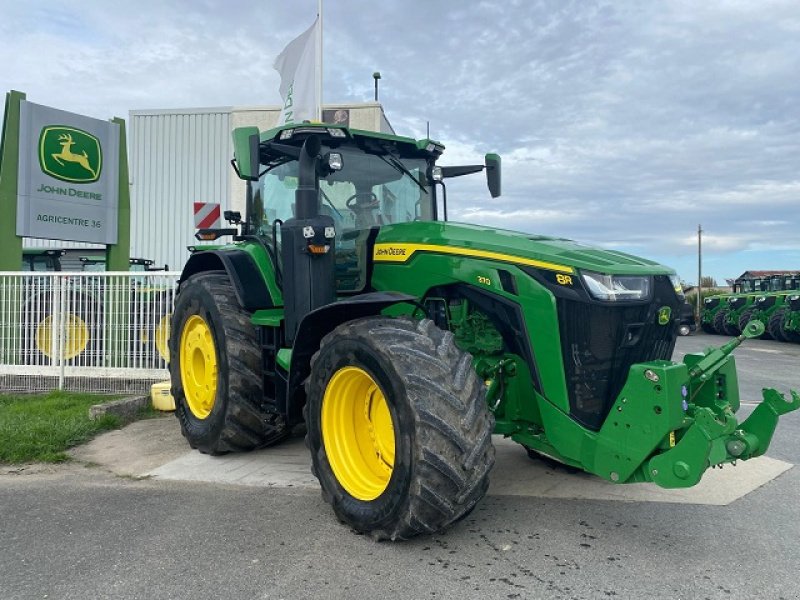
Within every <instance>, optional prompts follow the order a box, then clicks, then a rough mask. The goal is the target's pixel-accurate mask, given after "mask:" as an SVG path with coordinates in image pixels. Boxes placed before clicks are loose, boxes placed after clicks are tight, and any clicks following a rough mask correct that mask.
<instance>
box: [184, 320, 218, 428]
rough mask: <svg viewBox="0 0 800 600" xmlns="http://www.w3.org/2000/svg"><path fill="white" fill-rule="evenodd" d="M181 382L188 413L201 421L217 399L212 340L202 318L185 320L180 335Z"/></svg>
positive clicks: (214, 356) (215, 367)
mask: <svg viewBox="0 0 800 600" xmlns="http://www.w3.org/2000/svg"><path fill="white" fill-rule="evenodd" d="M180 357H181V383H182V384H183V392H184V395H185V396H186V404H187V405H188V406H189V410H190V411H192V414H193V415H194V416H195V417H197V418H198V419H205V418H206V417H208V415H210V414H211V409H213V408H214V400H215V399H216V397H217V352H216V349H215V348H214V337H213V336H212V335H211V329H210V328H209V327H208V323H206V322H205V320H204V319H203V317H201V316H199V315H192V316H191V317H189V318H188V319H186V323H184V325H183V331H182V332H181V344H180Z"/></svg>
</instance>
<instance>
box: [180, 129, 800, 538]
mask: <svg viewBox="0 0 800 600" xmlns="http://www.w3.org/2000/svg"><path fill="white" fill-rule="evenodd" d="M443 149H444V148H443V146H442V145H441V144H439V143H438V142H435V141H433V140H429V139H423V140H413V139H410V138H404V137H400V136H394V135H386V134H380V133H373V132H366V131H358V130H352V129H348V128H345V127H338V126H330V125H325V124H302V125H293V126H285V127H279V128H276V129H272V130H270V131H266V132H264V133H261V134H259V132H258V130H257V129H256V128H239V129H236V130H235V131H234V156H235V158H234V161H233V165H234V168H235V170H236V172H237V174H238V175H239V177H240V178H242V179H244V180H245V181H246V182H247V197H246V214H245V216H244V218H242V217H241V215H240V214H239V213H235V212H230V211H229V212H227V213H226V215H225V218H226V219H227V220H228V222H229V223H230V224H231V225H232V227H229V228H227V229H221V230H201V231H200V232H198V237H199V238H201V239H206V240H210V239H217V238H219V237H220V236H223V235H228V236H232V237H233V242H232V243H228V244H222V245H214V246H201V247H197V248H195V249H194V252H193V253H192V255H191V256H190V258H189V260H188V262H187V263H186V265H185V267H184V269H183V272H182V275H181V278H180V284H179V290H178V295H177V297H176V301H175V308H174V312H173V315H172V322H171V331H172V334H171V337H170V372H171V382H172V383H171V385H172V387H171V391H172V395H173V397H174V399H175V403H176V415H177V417H178V419H179V421H180V425H181V429H182V432H183V435H184V436H185V437H186V439H187V440H188V442H189V444H190V445H191V446H192V447H193V448H197V449H198V450H200V451H201V452H204V453H209V454H222V453H225V452H231V451H242V450H249V449H253V448H258V447H263V446H268V445H271V444H275V443H277V442H279V441H281V440H283V439H285V438H286V437H288V436H289V435H290V434H291V432H292V431H293V430H296V428H298V427H299V426H304V427H305V429H306V431H307V434H306V435H307V437H306V441H307V445H308V447H309V449H310V451H311V461H312V471H313V473H314V475H315V476H316V477H317V478H318V480H319V482H320V485H321V488H322V494H323V497H324V499H325V500H326V501H327V502H328V503H329V504H331V506H332V507H333V510H334V512H335V513H336V515H337V517H338V518H339V519H340V520H341V521H343V522H344V523H347V524H348V525H350V526H351V527H352V528H354V529H355V530H357V531H360V532H364V533H368V534H370V535H371V536H372V537H374V538H375V539H405V538H410V537H412V536H415V535H418V534H424V533H433V532H437V531H441V530H443V529H445V528H447V527H448V526H449V525H451V524H453V523H455V522H457V521H459V520H460V519H462V518H464V517H465V516H466V515H467V514H469V512H470V511H471V510H472V509H473V508H474V507H475V505H476V504H477V503H478V501H479V500H480V499H481V498H482V496H483V495H484V494H485V493H486V490H487V488H488V481H489V472H490V470H491V468H492V465H493V463H494V449H493V446H492V434H500V435H503V436H506V437H510V438H511V439H513V440H514V441H516V442H518V443H519V444H521V445H522V446H523V447H524V448H525V449H526V450H527V452H528V453H529V454H531V455H534V456H546V457H549V458H551V459H554V460H557V461H559V462H561V463H564V464H565V465H568V466H570V467H574V468H578V469H583V470H585V471H587V472H589V473H593V474H595V475H597V476H598V477H601V478H603V479H605V480H607V481H611V482H615V483H629V482H655V483H656V484H658V485H660V486H663V487H689V486H692V485H694V484H696V483H697V482H698V481H700V478H701V477H702V475H703V473H704V472H705V470H706V469H707V468H709V467H710V466H714V465H718V464H723V463H729V462H734V461H736V460H744V459H748V458H752V457H755V456H759V455H761V454H763V453H764V452H765V451H766V450H767V448H768V446H769V443H770V440H771V437H772V433H773V431H774V429H775V427H776V425H777V421H778V418H779V415H782V414H784V413H787V412H789V411H791V410H795V409H797V408H798V407H800V395H798V394H797V393H796V392H794V391H792V392H790V394H791V396H790V398H789V399H788V400H787V399H785V398H784V397H783V396H782V395H781V394H780V393H778V392H777V391H775V390H765V392H764V401H763V402H762V403H761V404H760V405H759V406H758V407H757V408H756V409H755V410H754V411H753V413H752V414H751V416H750V417H749V418H747V419H746V420H745V421H743V422H741V423H739V422H738V421H737V419H736V417H735V416H734V413H735V412H736V411H737V410H738V408H739V405H740V401H739V391H738V384H737V378H736V367H735V364H734V359H733V357H732V356H731V355H730V353H731V352H732V350H733V349H734V348H735V346H736V345H738V344H739V343H741V342H742V341H743V340H744V339H745V337H753V336H756V335H759V334H760V333H761V331H762V330H763V328H761V327H760V325H759V324H752V325H748V326H747V327H746V328H745V331H744V334H743V335H742V336H740V337H739V338H737V339H736V340H733V341H732V342H729V343H728V344H726V345H725V346H723V347H722V348H720V349H709V350H707V351H706V352H703V353H698V354H689V355H687V356H686V357H685V358H684V361H683V362H681V363H675V362H671V361H670V358H671V356H672V353H673V349H674V345H675V340H676V336H677V333H678V326H679V322H680V319H681V311H680V309H681V306H682V305H683V294H682V292H681V291H680V290H681V288H680V282H679V280H678V278H677V277H676V276H675V273H674V272H673V271H672V270H671V269H669V268H667V267H663V266H661V265H659V264H657V263H654V262H652V261H649V260H644V259H641V258H636V257H633V256H630V255H628V254H623V253H621V252H615V251H610V250H600V249H593V248H589V247H586V246H583V245H580V244H577V243H574V242H571V241H568V240H564V239H559V238H553V237H549V236H544V235H532V234H526V233H516V232H512V231H504V230H498V229H495V228H491V227H481V226H476V225H464V224H456V223H450V222H447V194H446V186H445V181H446V180H447V179H448V178H452V177H458V176H462V175H467V174H469V173H476V172H480V171H484V170H485V171H486V175H487V180H488V184H489V190H490V192H491V195H492V196H493V197H496V196H498V195H499V194H500V159H499V157H498V156H496V155H492V154H488V155H486V160H485V163H484V164H480V165H469V166H439V165H437V160H438V159H439V157H440V156H441V154H442V151H443ZM520 477H524V474H522V473H521V474H520Z"/></svg>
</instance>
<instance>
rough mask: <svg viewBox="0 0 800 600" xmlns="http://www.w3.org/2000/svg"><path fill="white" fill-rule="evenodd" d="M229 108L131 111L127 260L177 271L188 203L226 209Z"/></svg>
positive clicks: (189, 223) (190, 213)
mask: <svg viewBox="0 0 800 600" xmlns="http://www.w3.org/2000/svg"><path fill="white" fill-rule="evenodd" d="M230 132H231V109H230V108H210V109H186V110H161V111H131V114H130V125H129V134H128V135H129V138H130V146H129V148H130V152H129V155H128V161H129V167H130V178H131V256H137V257H142V258H151V259H153V260H154V261H155V263H156V264H157V265H163V264H167V265H169V267H170V269H180V268H181V267H182V265H183V264H184V263H185V262H186V259H187V258H188V256H189V252H188V250H187V249H186V247H187V246H191V245H195V244H197V241H196V240H195V239H194V231H195V230H194V203H195V202H219V203H221V204H222V210H223V211H225V210H229V209H230V200H229V188H230V179H231V173H232V171H231V168H230V159H231V156H232V154H233V145H232V142H231V134H230Z"/></svg>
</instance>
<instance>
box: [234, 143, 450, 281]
mask: <svg viewBox="0 0 800 600" xmlns="http://www.w3.org/2000/svg"><path fill="white" fill-rule="evenodd" d="M327 150H328V149H325V148H323V150H322V153H323V154H324V153H325V152H327ZM332 151H335V152H339V153H341V155H342V169H341V170H339V171H335V172H334V173H332V174H331V175H328V176H327V177H324V178H321V179H320V183H319V188H320V194H319V212H320V214H324V215H328V216H330V217H332V218H333V220H334V223H335V226H336V265H337V267H336V279H337V287H338V289H339V290H340V291H359V290H361V289H363V288H364V285H365V282H366V257H365V256H364V251H363V248H365V246H366V239H367V237H368V236H369V230H370V229H371V228H373V227H379V226H381V225H389V224H394V223H406V222H409V221H415V220H421V221H430V220H433V218H434V212H433V196H432V194H431V189H430V185H429V182H428V179H427V175H426V173H427V172H428V162H427V161H426V160H425V159H422V158H399V157H396V156H392V155H388V154H386V155H384V154H370V153H365V152H364V151H363V150H361V149H357V148H352V147H347V146H340V147H337V148H335V149H332ZM297 186H298V162H297V161H296V160H290V161H288V162H285V163H283V164H281V165H279V166H276V167H273V168H272V169H270V170H269V171H267V172H266V173H264V174H263V175H262V176H261V178H260V179H259V181H258V184H257V185H254V190H253V205H252V206H253V210H252V212H253V213H254V214H251V215H248V218H249V220H250V230H251V231H253V232H255V233H256V235H261V236H266V237H271V236H272V232H273V225H274V224H275V222H276V221H280V222H284V221H287V220H289V219H291V218H294V217H295V206H294V204H295V191H296V190H297ZM276 229H277V230H279V228H276Z"/></svg>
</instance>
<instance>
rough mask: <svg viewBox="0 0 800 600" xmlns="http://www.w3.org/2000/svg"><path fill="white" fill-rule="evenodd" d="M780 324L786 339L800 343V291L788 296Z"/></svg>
mask: <svg viewBox="0 0 800 600" xmlns="http://www.w3.org/2000/svg"><path fill="white" fill-rule="evenodd" d="M779 326H780V331H781V334H782V335H783V337H784V338H785V339H786V341H788V342H794V343H795V344H800V293H798V292H795V293H791V294H789V295H788V296H787V297H786V303H785V306H784V309H783V314H782V315H781V321H780V323H779Z"/></svg>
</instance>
